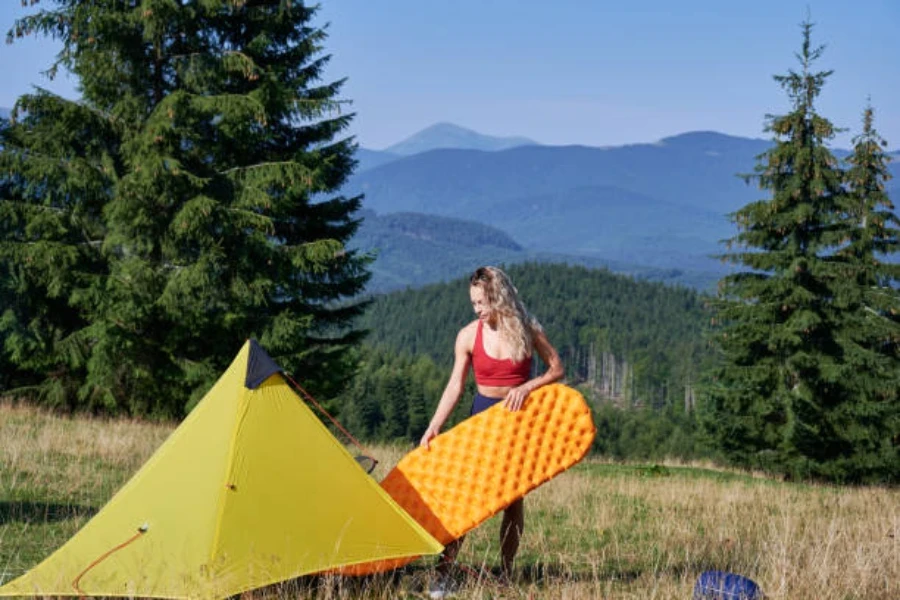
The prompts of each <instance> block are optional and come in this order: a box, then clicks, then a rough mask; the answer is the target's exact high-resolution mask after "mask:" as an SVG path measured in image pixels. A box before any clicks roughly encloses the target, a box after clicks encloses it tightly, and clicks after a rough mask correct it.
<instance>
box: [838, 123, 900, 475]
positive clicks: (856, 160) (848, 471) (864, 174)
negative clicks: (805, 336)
mask: <svg viewBox="0 0 900 600" xmlns="http://www.w3.org/2000/svg"><path fill="white" fill-rule="evenodd" d="M853 144H854V147H853V154H852V155H851V156H850V157H849V158H848V163H849V169H848V170H847V178H846V180H847V190H848V194H847V195H846V197H845V205H844V209H843V214H842V216H843V219H842V223H841V232H842V236H843V237H842V241H841V245H840V247H839V249H838V250H837V252H835V254H834V256H833V257H832V261H833V262H834V266H835V268H836V271H837V274H838V277H837V278H836V279H835V286H834V302H835V304H836V305H837V308H838V310H840V311H841V315H842V320H841V326H840V329H839V332H838V341H839V343H840V345H841V348H842V350H843V363H844V368H843V374H842V376H841V382H842V387H843V388H844V389H845V398H846V399H845V402H844V403H843V404H842V405H841V406H840V407H839V410H837V411H835V414H834V415H833V419H834V421H835V422H836V423H837V425H838V426H837V427H836V429H837V431H838V433H839V435H840V436H841V438H842V439H843V440H844V445H845V446H846V448H847V449H848V451H847V452H845V453H843V454H841V455H840V456H838V457H835V459H834V460H833V461H832V462H831V463H830V464H828V465H823V467H822V470H823V472H824V473H825V474H826V475H827V476H829V477H830V478H833V479H849V480H853V481H872V482H885V481H900V264H898V263H897V260H896V253H897V251H898V249H900V220H898V218H897V215H896V213H895V212H894V210H895V209H894V205H893V203H892V202H891V200H890V199H889V198H888V196H887V194H886V193H885V182H886V181H887V180H888V179H889V178H890V175H889V173H888V169H887V163H888V161H889V157H888V156H887V154H886V152H885V150H884V148H885V147H886V146H887V143H886V142H885V141H884V140H883V139H882V138H881V136H879V135H878V132H877V131H876V130H875V128H874V110H873V109H872V107H871V106H869V107H867V108H866V109H865V111H864V114H863V129H862V132H861V133H860V134H859V135H858V136H856V137H855V138H854V140H853ZM892 255H894V258H892Z"/></svg>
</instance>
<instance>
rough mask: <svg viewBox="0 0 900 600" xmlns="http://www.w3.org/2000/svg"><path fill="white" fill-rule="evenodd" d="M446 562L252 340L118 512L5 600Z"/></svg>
mask: <svg viewBox="0 0 900 600" xmlns="http://www.w3.org/2000/svg"><path fill="white" fill-rule="evenodd" d="M441 549H442V546H441V545H440V544H439V543H438V542H437V541H436V540H435V539H434V538H432V537H431V536H430V535H429V534H428V533H427V532H426V531H425V530H424V529H422V528H421V527H420V526H419V525H418V524H417V523H416V522H415V521H414V520H413V519H412V518H411V517H410V516H409V515H408V514H407V513H406V512H405V511H403V510H402V509H401V508H399V507H398V506H397V505H396V504H395V503H394V501H393V500H392V499H391V498H390V496H388V495H387V494H386V493H385V492H384V491H383V490H382V489H381V487H380V486H379V485H378V484H377V482H375V481H374V480H373V479H372V478H371V477H369V476H368V475H367V474H366V473H365V471H363V469H362V468H361V467H360V466H359V465H358V464H357V462H356V460H355V459H354V458H353V457H352V456H351V455H350V454H349V453H348V452H347V451H346V450H345V449H344V447H343V446H342V445H341V444H340V442H338V440H337V439H335V438H334V436H332V435H331V433H330V432H329V431H328V430H327V429H326V428H325V427H324V426H323V425H322V423H321V422H320V421H319V420H318V419H317V418H316V416H315V415H314V414H313V413H312V412H311V411H310V410H309V408H308V407H307V406H306V405H305V404H304V403H303V402H302V401H301V400H300V398H299V397H298V396H297V395H296V394H295V393H294V391H293V390H292V389H291V388H290V387H289V386H288V385H287V383H286V381H285V379H284V377H283V376H282V375H281V370H280V368H279V367H278V365H276V364H275V362H274V361H273V360H272V359H271V358H270V357H269V356H268V355H267V354H266V353H265V351H264V350H263V349H262V348H260V347H259V346H258V345H257V344H256V343H255V342H254V341H252V340H251V341H248V342H247V343H246V344H245V345H244V347H243V348H242V349H241V351H240V353H239V354H238V356H237V358H236V359H235V360H234V362H233V363H232V364H231V366H230V367H229V368H228V370H227V371H226V372H225V373H224V374H223V375H222V377H221V378H220V379H219V380H218V381H217V382H216V384H215V385H214V386H213V388H212V389H211V390H210V391H209V393H208V394H207V395H206V396H205V397H204V398H203V400H201V402H200V403H199V404H198V405H197V407H196V408H195V409H194V410H193V411H192V412H191V414H190V415H188V417H187V418H186V419H185V420H184V421H183V422H182V423H181V425H180V426H179V427H178V428H177V429H176V430H175V431H174V432H173V433H172V435H171V436H170V437H169V438H168V439H167V440H166V441H165V443H163V445H162V446H160V448H159V449H158V450H157V451H156V453H155V454H154V455H153V456H151V457H150V459H149V460H148V461H147V463H146V464H144V466H143V467H142V468H141V469H140V470H139V471H138V472H137V474H135V476H134V477H133V478H132V479H131V480H130V481H128V482H127V483H126V484H125V485H124V486H123V487H122V489H121V490H120V491H119V492H118V493H117V494H116V495H115V496H114V497H113V498H112V499H111V500H110V501H109V502H108V503H107V505H106V506H104V507H103V509H102V510H100V512H98V513H97V514H96V515H95V516H94V518H93V519H91V520H90V521H89V522H88V523H87V524H86V525H85V526H84V527H83V528H82V529H81V530H80V531H79V532H78V533H76V534H75V536H73V537H72V538H71V539H70V540H69V541H68V542H66V543H65V544H64V545H63V546H62V547H60V548H59V549H58V550H57V551H56V552H54V553H53V554H52V555H50V556H49V557H48V558H47V559H46V560H44V562H42V563H40V564H39V565H37V566H36V567H35V568H34V569H32V570H31V571H29V572H28V573H25V574H24V575H22V576H21V577H19V578H18V579H15V580H13V581H11V582H9V583H8V584H6V585H4V586H3V587H0V596H37V595H40V596H129V597H135V596H139V597H157V598H203V599H206V598H209V599H216V598H223V597H226V596H231V595H234V594H237V593H240V592H242V591H245V590H249V589H253V588H257V587H260V586H263V585H267V584H270V583H275V582H278V581H283V580H285V579H290V578H294V577H299V576H301V575H305V574H309V573H315V572H319V571H323V570H328V569H331V568H334V567H339V566H343V565H351V564H355V563H359V562H365V561H371V560H374V559H380V558H391V557H400V556H411V555H421V554H436V553H438V552H440V551H441Z"/></svg>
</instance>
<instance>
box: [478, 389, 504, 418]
mask: <svg viewBox="0 0 900 600" xmlns="http://www.w3.org/2000/svg"><path fill="white" fill-rule="evenodd" d="M504 400H505V398H490V397H488V396H483V395H481V393H479V392H475V398H473V399H472V412H470V413H469V416H472V415H477V414H478V413H480V412H482V411H485V410H487V409H489V408H490V407H492V406H493V405H495V404H497V403H498V402H503V401H504Z"/></svg>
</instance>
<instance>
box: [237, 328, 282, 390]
mask: <svg viewBox="0 0 900 600" xmlns="http://www.w3.org/2000/svg"><path fill="white" fill-rule="evenodd" d="M275 373H284V369H282V368H281V367H279V366H278V363H276V362H275V360H274V359H273V358H272V357H271V356H269V353H268V352H266V351H265V350H263V347H262V346H260V345H259V343H258V342H257V341H256V340H253V339H251V340H250V358H249V359H248V360H247V377H246V378H245V379H244V387H246V388H247V389H248V390H255V389H256V388H258V387H259V386H261V385H262V382H263V381H265V380H266V379H268V378H269V377H271V376H272V375H274V374H275Z"/></svg>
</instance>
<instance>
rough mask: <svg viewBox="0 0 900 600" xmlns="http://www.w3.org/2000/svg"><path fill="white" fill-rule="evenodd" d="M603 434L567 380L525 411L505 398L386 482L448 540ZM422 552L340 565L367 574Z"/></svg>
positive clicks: (535, 397) (531, 399)
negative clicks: (510, 405) (509, 405)
mask: <svg viewBox="0 0 900 600" xmlns="http://www.w3.org/2000/svg"><path fill="white" fill-rule="evenodd" d="M595 433H596V428H595V427H594V422H593V420H592V418H591V410H590V408H588V406H587V404H586V403H585V401H584V398H583V397H582V396H581V394H579V393H578V392H577V391H575V390H573V389H572V388H570V387H566V386H564V385H560V384H554V385H548V386H544V387H542V388H539V389H537V390H535V391H534V392H532V393H531V394H530V395H529V396H528V398H527V400H526V401H525V405H524V407H523V408H522V409H521V410H519V411H516V412H511V411H509V410H507V409H506V408H505V407H504V406H503V405H502V403H501V404H497V405H495V406H492V407H491V408H489V409H488V410H486V411H484V412H481V413H479V414H477V415H475V416H473V417H470V418H468V419H466V420H465V421H463V422H462V423H460V424H459V425H457V426H456V427H453V428H452V429H450V430H448V431H446V432H444V433H442V434H441V435H439V436H437V437H436V438H434V439H433V440H431V448H430V449H429V450H426V449H425V448H421V447H420V448H416V449H415V450H413V451H412V452H410V453H409V454H407V455H406V456H404V457H403V458H402V459H401V460H400V462H399V463H397V466H396V467H394V469H393V470H392V471H391V472H390V473H388V474H387V477H385V478H384V480H383V481H382V482H381V487H382V488H384V490H385V491H386V492H387V493H388V494H390V495H391V497H392V498H393V499H394V500H395V501H396V502H397V504H399V505H400V506H401V507H402V508H403V509H404V510H406V511H407V512H408V513H409V514H410V515H411V516H412V517H413V518H414V519H415V520H416V521H418V522H419V524H420V525H422V527H424V528H425V529H426V530H427V531H428V532H429V533H430V534H431V535H432V536H434V537H435V538H436V539H437V540H438V541H439V542H441V543H442V544H447V543H448V542H451V541H453V540H455V539H457V538H459V537H461V536H462V535H464V534H465V533H466V532H468V531H470V530H471V529H473V528H474V527H476V526H477V525H479V524H480V523H482V522H484V521H485V520H487V519H488V518H490V517H491V516H493V515H494V514H495V513H497V512H499V511H501V510H503V509H504V508H506V507H507V506H509V505H510V504H511V503H512V502H514V501H515V500H517V499H519V498H521V497H522V496H524V495H525V494H527V493H528V492H530V491H531V490H533V489H534V488H536V487H537V486H539V485H541V484H542V483H544V482H545V481H548V480H550V479H552V478H553V477H555V476H556V475H559V474H560V473H562V472H563V471H565V470H566V469H568V468H569V467H571V466H572V465H574V464H576V463H577V462H578V461H580V460H581V459H582V458H584V456H585V455H586V454H587V452H588V450H590V447H591V443H592V442H593V440H594V434H595ZM414 559H415V557H408V558H402V559H394V560H382V561H376V562H367V563H361V564H357V565H351V566H348V567H344V568H342V569H341V570H340V571H339V572H340V573H343V574H346V575H366V574H369V573H377V572H380V571H387V570H390V569H395V568H397V567H400V566H403V565H404V564H407V563H409V562H411V561H412V560H414Z"/></svg>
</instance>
